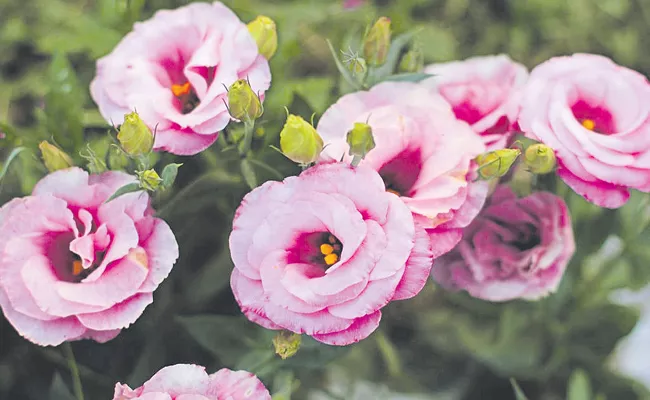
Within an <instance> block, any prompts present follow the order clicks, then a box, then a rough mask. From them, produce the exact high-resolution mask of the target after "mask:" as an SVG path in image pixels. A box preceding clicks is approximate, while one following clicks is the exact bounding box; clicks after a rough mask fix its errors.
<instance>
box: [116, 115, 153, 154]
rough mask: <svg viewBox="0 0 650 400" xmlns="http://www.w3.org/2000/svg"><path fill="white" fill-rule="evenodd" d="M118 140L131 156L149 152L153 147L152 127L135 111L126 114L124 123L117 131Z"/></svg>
mask: <svg viewBox="0 0 650 400" xmlns="http://www.w3.org/2000/svg"><path fill="white" fill-rule="evenodd" d="M117 140H118V141H119V142H120V145H122V148H123V149H124V151H125V152H126V153H127V154H128V155H131V156H140V155H143V154H147V153H149V152H150V151H151V148H152V147H153V134H152V133H151V129H149V127H148V126H147V125H146V124H145V123H144V121H142V119H140V116H139V115H138V113H137V112H135V111H134V112H132V113H129V114H126V115H124V123H123V124H122V125H121V126H120V130H119V132H118V133H117Z"/></svg>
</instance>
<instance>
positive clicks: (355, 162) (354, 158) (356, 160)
mask: <svg viewBox="0 0 650 400" xmlns="http://www.w3.org/2000/svg"><path fill="white" fill-rule="evenodd" d="M361 160H363V157H361V156H357V155H354V156H352V162H351V163H350V165H352V166H353V167H356V166H357V165H359V163H360V162H361Z"/></svg>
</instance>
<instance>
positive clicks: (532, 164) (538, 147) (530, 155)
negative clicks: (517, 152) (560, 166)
mask: <svg viewBox="0 0 650 400" xmlns="http://www.w3.org/2000/svg"><path fill="white" fill-rule="evenodd" d="M524 163H526V166H527V167H528V169H529V170H530V172H532V173H533V174H540V175H543V174H548V173H549V172H551V171H553V170H554V169H555V163H556V159H555V152H554V151H553V149H551V148H550V147H548V146H546V145H545V144H542V143H537V144H533V145H530V146H528V148H527V149H526V152H525V153H524Z"/></svg>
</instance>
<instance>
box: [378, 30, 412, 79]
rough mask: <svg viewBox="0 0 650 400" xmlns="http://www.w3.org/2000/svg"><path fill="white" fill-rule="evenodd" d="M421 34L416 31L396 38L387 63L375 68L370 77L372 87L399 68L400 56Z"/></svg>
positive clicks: (387, 57)
mask: <svg viewBox="0 0 650 400" xmlns="http://www.w3.org/2000/svg"><path fill="white" fill-rule="evenodd" d="M419 32H420V29H414V30H411V31H408V32H405V33H402V34H401V35H397V36H395V38H394V39H393V40H392V42H391V44H390V49H388V55H387V56H386V62H385V63H384V64H382V65H381V66H380V67H377V68H374V69H372V70H371V74H370V76H369V77H368V82H369V84H370V86H373V85H374V84H376V83H379V82H381V81H383V80H385V78H386V77H387V76H390V75H392V74H393V72H394V71H395V68H397V63H398V62H399V59H400V55H401V54H402V50H404V48H405V47H406V46H408V44H409V43H410V42H411V40H413V38H414V37H415V35H417V34H418V33H419Z"/></svg>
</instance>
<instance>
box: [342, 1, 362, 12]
mask: <svg viewBox="0 0 650 400" xmlns="http://www.w3.org/2000/svg"><path fill="white" fill-rule="evenodd" d="M364 4H366V0H343V8H345V9H347V10H352V9H355V8H358V7H361V6H362V5H364Z"/></svg>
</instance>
